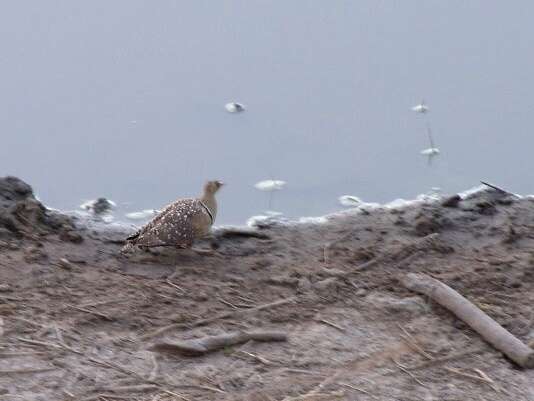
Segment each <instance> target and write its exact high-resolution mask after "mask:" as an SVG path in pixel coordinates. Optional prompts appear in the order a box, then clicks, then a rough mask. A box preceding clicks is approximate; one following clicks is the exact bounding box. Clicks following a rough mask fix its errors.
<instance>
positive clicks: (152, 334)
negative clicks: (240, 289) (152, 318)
mask: <svg viewBox="0 0 534 401" xmlns="http://www.w3.org/2000/svg"><path fill="white" fill-rule="evenodd" d="M295 299H296V298H295V297H291V298H285V299H280V300H278V301H274V302H270V303H268V304H263V305H259V306H255V307H254V308H250V309H238V310H235V311H230V312H224V313H221V314H218V315H215V316H213V317H210V318H206V319H200V320H197V321H196V322H193V323H191V324H187V323H173V324H170V325H168V326H164V327H160V328H159V329H157V330H155V331H153V332H150V333H146V334H144V335H142V336H140V337H139V340H147V339H149V338H152V337H156V336H159V335H161V334H163V333H166V332H167V331H169V330H173V329H178V328H185V327H198V326H205V325H207V324H209V323H212V322H215V321H217V320H221V319H227V318H229V317H235V316H239V315H242V314H245V313H250V312H258V311H261V310H264V309H270V308H275V307H278V306H281V305H285V304H288V303H291V302H293V301H294V300H295Z"/></svg>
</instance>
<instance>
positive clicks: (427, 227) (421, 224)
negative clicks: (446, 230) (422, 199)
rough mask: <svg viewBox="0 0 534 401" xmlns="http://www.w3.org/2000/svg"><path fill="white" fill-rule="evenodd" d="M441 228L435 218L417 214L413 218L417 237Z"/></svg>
mask: <svg viewBox="0 0 534 401" xmlns="http://www.w3.org/2000/svg"><path fill="white" fill-rule="evenodd" d="M441 228H442V225H441V223H440V222H439V220H438V219H437V218H434V217H433V218H430V217H428V216H419V217H418V218H417V219H416V220H415V227H414V229H415V233H416V234H417V235H418V236H419V237H424V236H425V235H429V234H433V233H436V232H439V231H440V230H441Z"/></svg>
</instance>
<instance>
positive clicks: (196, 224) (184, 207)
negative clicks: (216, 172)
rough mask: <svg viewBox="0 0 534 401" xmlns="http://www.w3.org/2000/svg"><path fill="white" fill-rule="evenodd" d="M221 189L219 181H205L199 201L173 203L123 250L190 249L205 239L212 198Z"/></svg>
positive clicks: (212, 214)
mask: <svg viewBox="0 0 534 401" xmlns="http://www.w3.org/2000/svg"><path fill="white" fill-rule="evenodd" d="M222 185H223V183H222V182H220V181H208V182H207V183H206V184H205V185H204V191H203V193H202V196H201V197H200V198H187V199H178V200H176V201H174V202H173V203H171V204H170V205H168V206H167V207H165V208H164V209H163V211H162V212H161V213H160V214H158V215H157V216H156V217H154V218H153V219H152V220H151V221H150V222H149V223H147V224H146V225H145V226H144V227H142V228H141V229H140V230H139V231H137V232H136V233H135V234H133V235H131V236H129V237H128V238H127V239H126V242H127V244H126V246H125V248H124V249H123V250H124V251H126V250H128V249H131V248H132V246H138V247H140V248H151V247H157V246H173V247H176V248H190V247H191V246H192V245H193V242H194V241H195V240H196V239H199V238H202V237H205V236H206V235H207V234H208V233H209V232H210V229H211V226H212V225H213V223H214V222H215V218H216V216H217V201H216V200H215V194H216V193H217V191H218V190H219V189H220V188H221V187H222Z"/></svg>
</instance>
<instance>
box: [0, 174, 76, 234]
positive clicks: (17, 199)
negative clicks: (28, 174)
mask: <svg viewBox="0 0 534 401" xmlns="http://www.w3.org/2000/svg"><path fill="white" fill-rule="evenodd" d="M63 227H69V228H71V229H72V228H73V227H74V224H73V222H72V219H70V218H69V217H67V216H64V215H61V214H59V213H55V212H52V211H50V210H48V209H46V207H45V206H44V205H43V204H42V203H41V202H39V201H38V200H37V199H35V197H34V195H33V191H32V188H31V187H30V186H29V185H28V184H26V183H25V182H24V181H21V180H20V179H18V178H15V177H4V178H0V237H1V238H6V237H7V238H25V237H27V238H31V239H34V240H35V239H37V238H38V237H39V236H43V235H47V234H52V233H56V232H58V231H59V230H60V229H61V228H63Z"/></svg>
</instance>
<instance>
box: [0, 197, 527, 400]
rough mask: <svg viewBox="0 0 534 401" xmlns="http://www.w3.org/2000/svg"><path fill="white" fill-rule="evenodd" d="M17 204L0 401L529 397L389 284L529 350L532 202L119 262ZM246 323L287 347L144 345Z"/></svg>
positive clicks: (102, 243)
mask: <svg viewBox="0 0 534 401" xmlns="http://www.w3.org/2000/svg"><path fill="white" fill-rule="evenodd" d="M1 195H2V192H1V190H0V197H1ZM9 197H10V196H8V198H9ZM11 198H13V197H11ZM28 198H29V199H31V194H28V193H26V194H23V195H21V196H20V197H19V198H17V199H7V200H6V199H4V203H3V204H2V203H1V202H0V212H1V213H0V227H4V228H3V229H0V252H1V253H0V274H1V283H0V317H1V319H2V320H1V323H2V339H1V340H0V364H1V366H0V400H10V401H11V400H13V401H15V400H27V401H37V400H41V401H45V400H46V401H52V400H53V401H58V400H140V401H141V400H142V401H149V400H152V401H156V400H161V401H163V400H191V401H192V400H252V401H254V400H256V401H273V400H276V401H282V400H285V401H290V400H293V401H296V400H365V401H367V400H399V401H401V400H402V401H409V400H440V401H443V400H464V401H467V400H476V401H480V400H518V401H519V400H534V372H533V371H528V370H527V371H525V370H521V369H519V368H517V367H516V366H515V365H514V364H513V363H512V362H510V361H508V360H507V359H506V358H505V357H504V356H503V355H502V354H500V353H499V352H497V351H495V350H494V349H493V348H491V347H490V346H489V345H487V344H486V343H485V342H484V341H482V340H481V338H480V337H479V336H478V335H477V334H476V333H475V332H473V331H471V330H470V329H469V328H468V327H467V326H466V325H465V324H463V323H462V322H461V321H459V320H458V319H456V318H455V317H454V316H453V315H451V314H450V313H449V312H448V311H446V310H445V309H443V308H441V307H439V306H438V305H436V304H435V303H433V302H432V301H429V300H427V299H424V297H421V296H419V295H417V294H414V293H411V292H410V291H408V290H406V289H404V288H403V287H402V286H401V285H400V284H399V278H401V277H402V276H403V275H404V274H406V273H407V272H425V273H427V274H430V275H431V276H433V277H435V278H438V279H440V280H442V281H443V282H445V283H447V284H448V285H450V286H451V287H453V288H454V289H456V290H457V291H459V292H461V293H462V294H463V295H465V296H466V297H467V298H469V299H470V300H471V301H472V302H474V303H475V304H476V305H478V306H479V307H480V308H481V309H483V310H484V311H485V312H486V313H488V314H489V315H490V316H491V317H493V318H494V319H495V320H497V321H498V322H499V323H501V324H502V325H503V326H504V327H506V328H507V329H508V330H509V331H511V332H512V333H513V334H515V335H516V336H518V337H519V338H520V339H522V340H524V341H525V342H528V341H529V340H532V339H533V338H534V331H533V321H534V312H533V309H532V304H533V301H534V292H533V286H534V255H533V252H532V249H533V246H534V234H533V232H534V231H533V228H534V202H533V200H531V199H527V198H524V199H516V198H514V197H511V196H508V195H506V194H501V193H499V192H497V191H494V190H490V191H486V192H480V193H477V194H474V195H472V196H471V197H469V198H468V199H464V200H462V201H461V202H460V203H459V205H457V206H456V207H443V206H441V202H440V201H436V202H434V203H419V204H413V205H407V206H403V207H400V208H378V209H372V210H365V208H363V209H355V210H352V211H348V212H343V213H340V214H338V215H335V216H331V217H329V218H328V221H327V222H324V223H322V224H293V225H287V224H267V225H266V226H265V227H262V228H261V229H258V232H260V233H262V234H264V235H265V238H248V237H236V236H232V235H226V236H225V235H219V236H217V243H216V245H217V249H216V250H215V252H214V253H213V254H212V255H209V254H206V255H204V254H197V253H194V252H180V253H173V252H171V251H165V252H164V253H162V254H160V255H151V254H145V253H142V252H141V253H139V254H136V255H131V256H129V257H124V256H121V255H120V253H119V250H120V248H121V246H122V245H121V244H122V240H123V238H124V236H125V233H124V232H120V231H98V230H93V229H89V228H83V227H81V226H80V223H79V222H78V223H77V226H76V227H75V226H73V225H72V224H71V223H70V222H69V221H68V220H67V219H62V218H61V217H58V216H51V215H50V212H48V211H42V210H39V211H38V212H32V213H33V214H31V215H30V217H31V218H30V217H29V215H28V214H25V213H26V212H25V210H27V209H28V207H27V205H26V206H25V208H22V209H23V211H22V212H21V211H20V210H21V209H20V208H19V209H17V210H18V211H17V210H15V211H14V209H13V207H14V206H13V205H17V204H20V203H21V202H27V200H28ZM8 201H9V202H8ZM32 202H33V201H32ZM32 204H33V203H32ZM1 206H4V209H3V212H2V208H1ZM221 206H222V207H224V205H221ZM8 212H9V213H11V217H12V218H14V219H15V220H17V221H15V222H13V221H11V220H12V219H11V220H10V215H9V213H8ZM2 213H3V214H2ZM13 213H14V214H13ZM6 216H7V218H6ZM32 219H33V220H32ZM6 221H7V223H6ZM10 221H11V223H9V222H10ZM19 223H20V224H19ZM17 224H18V225H17ZM434 232H437V233H439V236H438V237H437V239H436V240H435V241H426V242H425V241H423V245H421V246H419V247H414V246H411V244H417V243H420V242H421V238H422V237H424V236H425V235H428V234H430V233H434ZM418 241H419V242H418ZM199 246H200V247H204V248H206V249H209V248H210V243H208V242H206V243H204V244H199ZM325 246H326V248H325ZM325 256H326V258H325ZM325 259H326V260H325ZM369 260H376V263H374V264H371V265H365V262H367V261H369ZM366 266H367V267H366ZM282 299H289V301H288V302H287V303H285V304H281V305H277V306H273V307H271V308H265V309H261V310H257V309H254V307H257V306H260V305H264V304H268V303H272V302H275V301H278V300H282ZM225 312H236V313H234V314H229V315H226V317H224V316H221V317H219V318H217V317H218V316H219V315H220V314H222V313H225ZM203 319H211V321H208V322H204V323H203V322H202V320H203ZM171 324H174V326H173V328H172V329H169V330H167V331H166V332H164V333H162V334H161V335H154V333H155V332H156V330H158V329H160V328H162V327H165V326H168V325H171ZM251 329H254V330H258V329H269V330H278V331H283V332H285V333H287V335H288V341H286V342H252V341H251V342H248V343H244V344H239V345H234V346H228V347H225V348H224V349H222V350H220V351H218V352H213V353H210V354H207V355H204V356H183V355H176V354H170V353H166V352H152V351H150V348H151V346H153V345H154V344H155V343H158V342H161V341H164V340H166V341H174V340H187V339H194V338H199V337H203V336H206V335H216V334H222V333H228V332H236V331H242V330H251Z"/></svg>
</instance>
